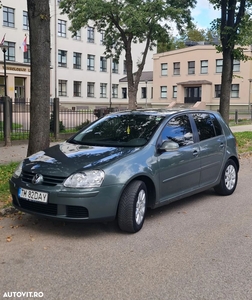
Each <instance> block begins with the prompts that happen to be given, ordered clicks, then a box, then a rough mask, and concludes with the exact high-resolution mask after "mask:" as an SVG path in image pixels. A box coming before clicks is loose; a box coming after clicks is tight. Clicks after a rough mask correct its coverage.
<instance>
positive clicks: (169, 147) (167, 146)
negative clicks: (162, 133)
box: [159, 140, 179, 152]
mask: <svg viewBox="0 0 252 300" xmlns="http://www.w3.org/2000/svg"><path fill="white" fill-rule="evenodd" d="M178 149H179V144H178V143H175V142H173V141H171V140H169V141H165V142H163V144H162V145H161V147H160V148H159V150H161V152H168V151H174V150H178Z"/></svg>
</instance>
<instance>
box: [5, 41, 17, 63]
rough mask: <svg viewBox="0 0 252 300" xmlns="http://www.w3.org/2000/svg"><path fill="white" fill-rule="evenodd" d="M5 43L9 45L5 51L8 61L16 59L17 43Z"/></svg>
mask: <svg viewBox="0 0 252 300" xmlns="http://www.w3.org/2000/svg"><path fill="white" fill-rule="evenodd" d="M4 45H6V46H7V47H6V48H7V51H6V53H5V58H6V60H8V61H15V43H13V42H4Z"/></svg>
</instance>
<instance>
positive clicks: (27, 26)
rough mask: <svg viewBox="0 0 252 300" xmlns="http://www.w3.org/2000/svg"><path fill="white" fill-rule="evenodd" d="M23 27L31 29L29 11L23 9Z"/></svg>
mask: <svg viewBox="0 0 252 300" xmlns="http://www.w3.org/2000/svg"><path fill="white" fill-rule="evenodd" d="M23 29H24V30H29V20H28V12H27V11H23Z"/></svg>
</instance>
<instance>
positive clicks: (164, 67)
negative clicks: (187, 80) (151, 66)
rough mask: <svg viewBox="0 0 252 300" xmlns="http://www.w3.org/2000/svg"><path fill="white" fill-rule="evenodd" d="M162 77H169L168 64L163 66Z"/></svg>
mask: <svg viewBox="0 0 252 300" xmlns="http://www.w3.org/2000/svg"><path fill="white" fill-rule="evenodd" d="M161 75H162V76H167V64H161Z"/></svg>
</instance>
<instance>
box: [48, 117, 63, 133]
mask: <svg viewBox="0 0 252 300" xmlns="http://www.w3.org/2000/svg"><path fill="white" fill-rule="evenodd" d="M64 130H65V126H64V125H63V123H62V121H59V131H60V132H62V131H64ZM50 132H54V118H53V114H51V118H50Z"/></svg>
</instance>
